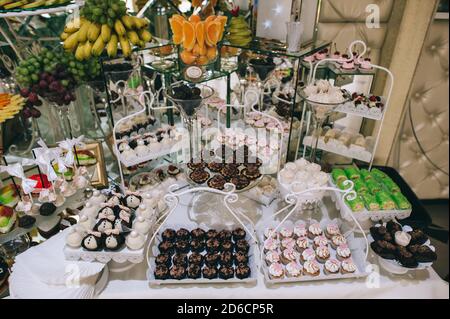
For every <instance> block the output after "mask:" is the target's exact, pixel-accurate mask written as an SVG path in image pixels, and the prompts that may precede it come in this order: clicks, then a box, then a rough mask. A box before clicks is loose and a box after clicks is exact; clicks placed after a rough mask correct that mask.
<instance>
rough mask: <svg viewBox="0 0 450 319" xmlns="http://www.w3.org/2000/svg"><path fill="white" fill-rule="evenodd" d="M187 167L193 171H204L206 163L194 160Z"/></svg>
mask: <svg viewBox="0 0 450 319" xmlns="http://www.w3.org/2000/svg"><path fill="white" fill-rule="evenodd" d="M187 167H188V168H189V169H191V170H193V171H195V170H203V169H204V168H205V167H206V164H205V162H203V161H199V160H193V161H191V162H190V163H188V164H187Z"/></svg>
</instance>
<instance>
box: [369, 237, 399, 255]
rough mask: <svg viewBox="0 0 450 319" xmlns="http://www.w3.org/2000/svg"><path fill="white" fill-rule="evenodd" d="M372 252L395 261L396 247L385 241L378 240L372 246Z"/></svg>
mask: <svg viewBox="0 0 450 319" xmlns="http://www.w3.org/2000/svg"><path fill="white" fill-rule="evenodd" d="M370 247H371V248H372V250H373V251H374V252H375V253H376V254H377V255H379V256H380V257H382V258H384V259H395V251H396V247H395V245H393V244H391V243H390V242H387V241H385V240H377V241H374V242H372V243H371V244H370Z"/></svg>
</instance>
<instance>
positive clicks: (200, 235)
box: [191, 228, 206, 240]
mask: <svg viewBox="0 0 450 319" xmlns="http://www.w3.org/2000/svg"><path fill="white" fill-rule="evenodd" d="M205 234H206V232H205V231H204V230H203V229H201V228H196V229H194V230H192V231H191V238H192V239H196V240H205Z"/></svg>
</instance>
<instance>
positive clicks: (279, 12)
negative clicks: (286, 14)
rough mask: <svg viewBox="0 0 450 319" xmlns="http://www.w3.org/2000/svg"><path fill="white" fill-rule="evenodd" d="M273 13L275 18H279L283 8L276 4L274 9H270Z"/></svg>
mask: <svg viewBox="0 0 450 319" xmlns="http://www.w3.org/2000/svg"><path fill="white" fill-rule="evenodd" d="M272 11H274V12H275V16H279V15H280V14H281V12H282V11H283V7H282V6H281V5H280V4H277V6H276V7H275V8H273V9H272Z"/></svg>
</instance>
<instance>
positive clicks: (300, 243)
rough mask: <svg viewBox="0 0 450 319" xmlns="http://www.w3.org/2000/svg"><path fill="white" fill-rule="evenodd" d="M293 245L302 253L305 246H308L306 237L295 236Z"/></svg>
mask: <svg viewBox="0 0 450 319" xmlns="http://www.w3.org/2000/svg"><path fill="white" fill-rule="evenodd" d="M295 247H296V248H297V251H298V252H299V253H302V252H303V251H304V250H305V249H306V248H308V247H309V240H308V237H300V238H297V240H296V242H295Z"/></svg>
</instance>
